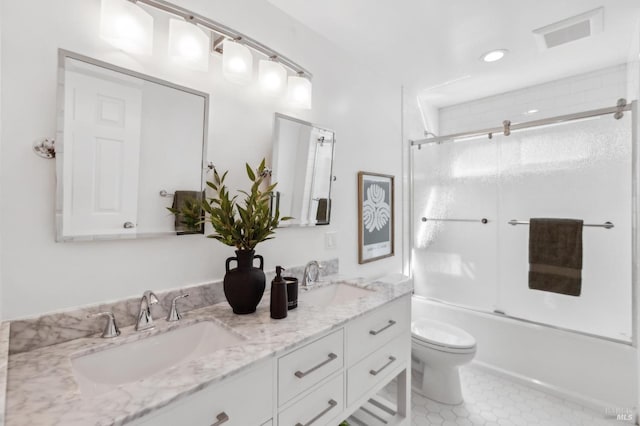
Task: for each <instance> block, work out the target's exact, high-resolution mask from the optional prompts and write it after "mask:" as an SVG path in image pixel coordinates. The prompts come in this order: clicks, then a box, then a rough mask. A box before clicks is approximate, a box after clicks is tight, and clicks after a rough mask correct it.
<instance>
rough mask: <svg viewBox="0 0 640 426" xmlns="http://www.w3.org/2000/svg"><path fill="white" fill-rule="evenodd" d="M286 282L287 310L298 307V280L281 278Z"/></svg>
mask: <svg viewBox="0 0 640 426" xmlns="http://www.w3.org/2000/svg"><path fill="white" fill-rule="evenodd" d="M283 278H284V280H285V281H286V282H287V300H288V301H289V304H288V308H289V310H292V309H295V308H297V307H298V279H297V278H295V277H283Z"/></svg>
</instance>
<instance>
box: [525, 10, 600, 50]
mask: <svg viewBox="0 0 640 426" xmlns="http://www.w3.org/2000/svg"><path fill="white" fill-rule="evenodd" d="M603 15H604V9H603V8H602V7H599V8H597V9H593V10H590V11H589V12H585V13H581V14H580V15H576V16H573V17H571V18H567V19H563V20H562V21H558V22H555V23H553V24H550V25H547V26H544V27H542V28H538V29H536V30H533V33H534V34H535V37H536V41H537V42H538V46H539V47H540V49H541V50H546V49H551V48H552V47H556V46H560V45H563V44H566V43H570V42H572V41H576V40H580V39H582V38H586V37H590V36H592V35H595V34H598V33H601V32H602V30H603V27H604V20H603Z"/></svg>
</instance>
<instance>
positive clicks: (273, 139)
mask: <svg viewBox="0 0 640 426" xmlns="http://www.w3.org/2000/svg"><path fill="white" fill-rule="evenodd" d="M278 119H285V120H289V121H293V122H295V123H298V124H303V125H305V126H310V127H313V128H316V129H319V130H322V131H325V132H331V133H332V134H333V143H332V148H331V171H330V174H329V204H330V205H331V202H332V198H331V193H332V191H333V182H334V181H335V180H336V177H335V175H334V174H333V171H334V169H335V160H336V145H335V144H336V132H335V130H332V129H329V128H327V127H324V126H320V125H317V124H314V123H311V122H309V121H305V120H301V119H299V118H296V117H292V116H290V115H286V114H282V113H280V112H276V113H275V114H274V118H273V131H272V137H271V164H272V165H273V152H274V150H275V146H276V131H275V130H276V125H277V123H278ZM276 189H277V188H276ZM328 210H329V215H328V216H329V217H328V218H327V222H326V223H314V224H307V225H302V224H298V223H292V224H289V223H287V222H280V224H279V225H278V228H314V227H316V226H327V225H330V224H331V212H332V211H333V207H332V206H331V207H329V209H328Z"/></svg>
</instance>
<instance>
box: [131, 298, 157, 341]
mask: <svg viewBox="0 0 640 426" xmlns="http://www.w3.org/2000/svg"><path fill="white" fill-rule="evenodd" d="M156 303H158V298H157V297H156V295H155V293H154V292H152V291H151V290H147V291H145V292H144V294H143V295H142V299H140V312H139V313H138V322H137V323H136V331H142V330H149V329H150V328H153V327H155V325H154V324H153V318H152V317H151V305H155V304H156Z"/></svg>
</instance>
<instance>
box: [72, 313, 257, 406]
mask: <svg viewBox="0 0 640 426" xmlns="http://www.w3.org/2000/svg"><path fill="white" fill-rule="evenodd" d="M244 340H245V339H244V338H243V337H241V336H239V335H237V334H235V333H233V332H231V331H230V330H228V329H226V328H225V327H223V326H222V325H219V324H217V323H215V322H212V321H202V322H197V323H195V324H190V325H186V326H184V327H181V328H177V329H173V330H169V331H166V332H163V333H159V334H154V335H151V336H148V337H143V338H141V339H140V340H136V341H133V342H129V343H123V344H122V345H118V346H112V347H109V348H107V349H104V350H100V351H97V352H93V353H89V354H86V355H80V356H78V357H75V358H72V359H71V366H72V370H73V374H74V376H75V379H76V381H77V382H78V385H79V386H80V391H81V393H82V394H83V395H88V396H92V395H99V394H101V393H104V392H107V391H109V390H111V389H113V388H116V387H118V386H121V385H124V384H126V383H132V382H135V381H138V380H142V379H145V378H147V377H149V376H151V375H154V374H157V373H162V372H163V371H164V370H167V369H169V368H171V367H173V366H175V365H178V364H180V363H184V362H187V361H189V360H192V359H196V358H198V357H200V356H203V355H206V354H210V353H213V352H215V351H218V350H220V349H224V348H226V347H229V346H235V345H238V344H241V343H242V342H243V341H244Z"/></svg>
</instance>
